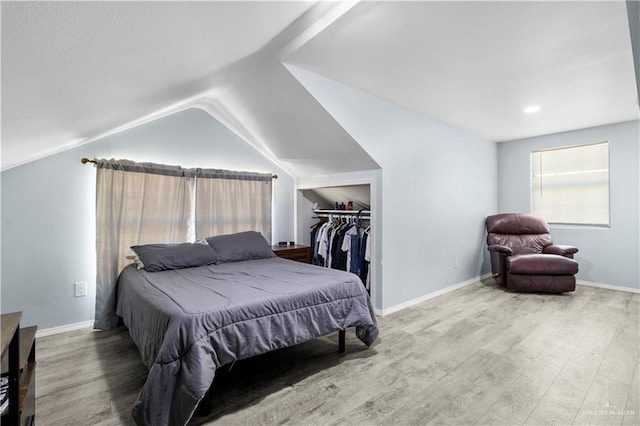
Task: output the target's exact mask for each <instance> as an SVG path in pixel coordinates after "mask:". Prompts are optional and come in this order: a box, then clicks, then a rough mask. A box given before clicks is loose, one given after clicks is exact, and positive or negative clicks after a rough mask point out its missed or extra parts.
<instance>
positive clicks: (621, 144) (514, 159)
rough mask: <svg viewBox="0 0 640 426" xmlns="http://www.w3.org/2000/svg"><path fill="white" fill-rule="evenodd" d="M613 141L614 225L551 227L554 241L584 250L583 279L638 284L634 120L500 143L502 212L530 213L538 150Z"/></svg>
mask: <svg viewBox="0 0 640 426" xmlns="http://www.w3.org/2000/svg"><path fill="white" fill-rule="evenodd" d="M603 141H609V170H610V171H609V187H610V193H609V197H610V213H611V227H610V228H609V229H602V228H589V227H569V226H559V225H558V226H552V227H551V228H552V229H551V233H552V237H553V240H554V242H556V243H558V244H572V245H575V246H577V247H578V248H579V250H580V252H579V253H578V254H577V255H576V259H577V260H578V262H579V263H580V272H579V273H578V279H582V280H585V281H590V282H594V283H600V284H607V285H614V286H622V287H631V288H636V289H637V288H638V283H639V282H640V271H639V269H638V268H639V266H638V264H639V263H640V262H639V259H640V252H639V238H640V236H639V232H640V229H639V222H640V219H639V217H640V216H639V204H640V200H639V180H640V175H639V174H638V169H639V168H640V162H639V155H640V153H639V146H640V122H639V121H630V122H625V123H619V124H612V125H608V126H599V127H593V128H589V129H581V130H576V131H572V132H565V133H558V134H553V135H546V136H540V137H536V138H529V139H522V140H517V141H512V142H504V143H500V144H499V145H498V169H499V171H500V172H499V191H498V194H499V207H500V208H499V210H500V211H501V212H530V211H531V210H530V195H529V194H530V169H531V167H530V154H531V151H533V150H540V149H548V148H556V147H563V146H571V145H580V144H587V143H593V142H603Z"/></svg>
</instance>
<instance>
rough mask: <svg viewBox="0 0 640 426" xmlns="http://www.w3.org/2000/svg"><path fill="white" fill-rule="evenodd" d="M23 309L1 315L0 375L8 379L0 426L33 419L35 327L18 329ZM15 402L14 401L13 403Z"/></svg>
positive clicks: (27, 423) (17, 423)
mask: <svg viewBox="0 0 640 426" xmlns="http://www.w3.org/2000/svg"><path fill="white" fill-rule="evenodd" d="M21 319H22V312H12V313H10V314H2V315H1V316H0V322H2V336H1V340H2V375H5V374H6V375H7V377H8V379H9V407H8V408H7V409H6V410H5V411H4V412H3V413H2V424H3V425H10V426H14V425H31V424H33V422H34V418H35V408H36V406H35V393H36V386H35V380H36V330H37V329H38V328H37V327H35V326H33V327H25V328H20V320H21ZM16 401H17V403H16Z"/></svg>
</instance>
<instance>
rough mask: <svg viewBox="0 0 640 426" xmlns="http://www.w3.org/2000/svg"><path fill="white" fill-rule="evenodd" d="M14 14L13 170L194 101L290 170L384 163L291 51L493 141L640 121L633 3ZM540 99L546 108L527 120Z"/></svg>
mask: <svg viewBox="0 0 640 426" xmlns="http://www.w3.org/2000/svg"><path fill="white" fill-rule="evenodd" d="M1 12H2V168H3V169H7V168H10V167H13V166H15V165H19V164H22V163H25V162H28V161H31V160H34V159H37V158H41V157H42V156H44V155H47V154H50V153H53V152H57V151H60V150H62V149H64V148H66V147H70V146H75V145H78V144H81V143H86V142H88V141H92V140H95V139H96V138H98V137H100V136H101V135H104V134H108V133H109V132H112V131H114V130H117V129H120V128H123V126H124V127H126V126H130V125H132V124H133V123H136V122H143V121H145V120H149V119H152V118H156V117H160V116H162V115H163V114H168V113H171V112H172V111H176V110H180V109H184V108H188V107H191V106H197V107H201V108H204V109H205V110H207V111H208V112H209V113H210V114H212V115H213V116H214V117H216V118H217V119H219V120H220V121H221V122H223V123H224V124H225V125H227V126H229V127H230V128H231V129H232V130H234V131H235V132H236V133H238V134H239V135H241V136H242V137H243V138H244V139H245V140H247V141H248V142H249V143H251V144H253V145H254V146H255V147H256V148H258V149H259V150H260V151H262V152H263V153H265V155H268V156H269V157H271V158H272V159H274V160H275V161H278V162H279V164H281V165H282V166H283V167H284V168H285V169H286V170H289V171H290V172H291V173H292V174H293V175H294V176H303V175H313V174H322V173H338V172H344V171H355V170H366V169H370V168H375V167H377V164H376V163H375V162H374V161H373V160H372V159H371V158H370V157H369V156H368V155H367V154H366V152H364V151H363V150H362V148H361V147H360V146H359V145H358V144H357V142H356V141H354V140H353V139H352V138H351V136H350V135H348V134H347V133H346V132H345V131H344V129H342V128H341V127H340V126H339V125H338V124H337V123H335V121H333V119H332V118H331V117H330V115H329V114H327V113H326V111H324V110H323V109H322V107H321V106H320V105H319V104H318V103H317V102H316V101H315V100H314V99H313V97H312V96H311V95H309V94H308V92H306V91H305V89H304V88H303V87H302V86H301V85H300V84H299V83H298V82H297V80H295V78H293V76H292V75H291V74H290V73H289V72H288V71H287V70H286V68H285V67H284V66H282V62H287V63H291V64H294V65H296V66H299V67H302V68H305V69H308V70H310V71H313V72H315V73H317V74H321V75H324V76H326V77H329V78H332V79H334V80H337V81H340V82H342V83H344V84H348V85H350V86H352V87H355V88H357V89H360V90H363V91H366V92H369V93H371V94H373V95H375V96H378V97H380V98H383V99H386V100H389V101H391V102H394V103H397V104H399V105H402V106H405V107H407V108H411V109H413V110H416V111H419V112H421V113H424V114H426V115H429V116H431V117H434V118H437V119H440V120H443V121H445V122H448V123H450V124H453V125H456V126H458V127H461V128H464V129H467V130H469V131H471V132H473V133H476V134H478V135H481V136H484V137H486V138H488V139H492V140H496V141H502V140H510V139H516V138H522V137H527V136H534V135H540V134H547V133H553V132H559V131H565V130H571V129H576V128H583V127H590V126H595V125H600V124H607V123H614V122H620V121H626V120H632V119H637V118H638V117H639V114H638V106H637V104H636V99H637V91H636V86H635V80H634V70H633V58H632V53H631V44H630V41H629V26H628V23H627V16H626V10H625V4H624V2H620V1H614V2H602V1H601V2H362V3H358V4H356V3H354V2H348V3H334V2H319V3H312V2H293V1H279V2H243V1H237V2H186V3H183V2H176V3H170V2H99V3H95V2H30V3H23V2H9V3H7V2H2V4H1ZM529 104H539V105H541V106H542V108H543V109H542V111H541V112H540V113H538V114H535V115H531V116H526V115H523V114H522V108H523V107H524V106H526V105H529ZM323 148H324V149H323Z"/></svg>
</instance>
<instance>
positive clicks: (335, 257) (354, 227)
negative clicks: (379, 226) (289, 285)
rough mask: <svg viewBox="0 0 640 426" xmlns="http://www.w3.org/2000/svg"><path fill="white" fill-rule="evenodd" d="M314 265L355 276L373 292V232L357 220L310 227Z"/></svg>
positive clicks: (337, 220) (336, 219) (335, 220)
mask: <svg viewBox="0 0 640 426" xmlns="http://www.w3.org/2000/svg"><path fill="white" fill-rule="evenodd" d="M310 233H311V247H312V263H313V264H314V265H318V266H323V267H325V268H332V269H340V270H342V271H348V272H352V273H354V274H356V275H357V276H358V277H359V278H360V280H361V281H362V284H363V285H364V286H365V287H366V289H367V290H368V291H370V288H371V276H370V275H371V274H370V269H369V264H370V262H371V238H370V236H371V235H370V234H371V229H370V227H365V226H363V225H362V220H358V219H357V218H355V217H348V218H344V217H340V216H330V217H329V220H321V221H320V222H318V223H316V224H314V225H312V226H311V230H310Z"/></svg>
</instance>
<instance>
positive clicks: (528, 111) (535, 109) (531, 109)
mask: <svg viewBox="0 0 640 426" xmlns="http://www.w3.org/2000/svg"><path fill="white" fill-rule="evenodd" d="M541 109H542V108H541V107H540V105H529V106H528V107H526V108H525V109H524V113H525V114H535V113H536V112H538V111H540V110H541Z"/></svg>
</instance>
